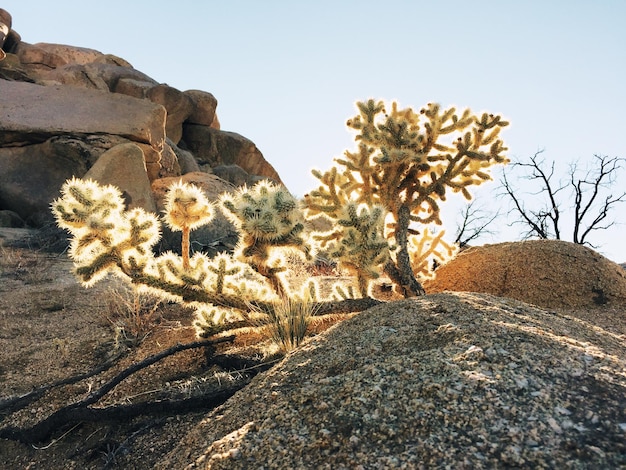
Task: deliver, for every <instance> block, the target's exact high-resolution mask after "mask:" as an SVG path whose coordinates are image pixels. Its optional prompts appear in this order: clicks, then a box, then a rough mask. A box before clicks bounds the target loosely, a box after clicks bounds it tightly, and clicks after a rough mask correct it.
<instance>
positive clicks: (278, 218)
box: [221, 181, 311, 295]
mask: <svg viewBox="0 0 626 470" xmlns="http://www.w3.org/2000/svg"><path fill="white" fill-rule="evenodd" d="M221 205H222V207H223V208H224V209H225V210H224V213H225V214H226V216H227V217H228V218H229V219H230V220H231V221H232V222H233V224H235V226H236V227H237V228H238V229H239V232H240V240H239V243H238V245H237V248H236V250H235V257H236V258H237V259H239V260H240V261H242V262H245V263H247V264H249V265H250V266H252V267H253V269H255V270H256V271H257V272H259V273H260V274H262V275H263V276H265V277H266V278H267V279H268V280H269V281H270V283H271V284H272V286H273V288H274V290H275V291H276V292H277V293H278V294H280V295H286V294H287V288H286V287H285V286H284V285H283V283H282V281H281V280H280V278H279V273H281V272H283V271H284V270H285V269H286V267H285V260H284V258H283V257H282V254H281V252H284V251H285V250H291V251H294V252H296V253H300V254H302V255H303V256H305V257H310V256H311V255H310V253H311V248H310V246H309V245H308V243H307V241H306V239H305V237H304V223H303V216H302V212H301V211H300V210H299V205H298V201H297V200H296V199H295V198H294V197H293V196H292V195H291V194H290V193H289V191H287V189H286V188H285V187H283V186H279V185H276V184H273V183H270V182H268V181H261V182H259V183H257V184H255V185H254V186H253V187H252V188H245V187H244V188H243V189H241V190H240V191H238V192H237V193H236V194H227V193H225V194H224V195H222V198H221Z"/></svg>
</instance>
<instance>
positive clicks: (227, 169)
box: [212, 165, 264, 187]
mask: <svg viewBox="0 0 626 470" xmlns="http://www.w3.org/2000/svg"><path fill="white" fill-rule="evenodd" d="M212 170H213V174H214V175H216V176H219V177H220V178H222V179H223V180H224V181H228V182H229V183H232V184H234V185H235V186H244V185H245V186H248V187H250V186H254V184H255V183H257V182H258V181H260V180H262V179H264V178H263V177H262V176H255V175H250V174H248V172H247V171H245V170H244V169H243V168H241V167H240V166H239V165H219V166H216V167H214V168H212Z"/></svg>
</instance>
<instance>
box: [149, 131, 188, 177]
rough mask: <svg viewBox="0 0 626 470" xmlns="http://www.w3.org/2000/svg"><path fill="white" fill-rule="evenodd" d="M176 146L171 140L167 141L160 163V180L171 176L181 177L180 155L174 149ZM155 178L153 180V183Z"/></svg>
mask: <svg viewBox="0 0 626 470" xmlns="http://www.w3.org/2000/svg"><path fill="white" fill-rule="evenodd" d="M172 146H176V144H174V143H173V142H172V141H171V140H170V139H166V141H165V147H164V148H163V151H162V152H161V160H160V161H159V167H160V170H159V178H168V177H171V176H180V175H181V170H180V164H179V163H178V155H176V152H175V151H174V149H173V148H172ZM154 179H155V178H151V181H153V180H154Z"/></svg>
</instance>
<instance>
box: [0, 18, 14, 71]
mask: <svg viewBox="0 0 626 470" xmlns="http://www.w3.org/2000/svg"><path fill="white" fill-rule="evenodd" d="M11 22H12V19H11V15H10V14H9V12H8V11H6V10H3V9H2V8H0V60H2V59H4V50H3V48H2V47H3V46H4V41H5V39H6V37H7V36H8V35H9V31H11Z"/></svg>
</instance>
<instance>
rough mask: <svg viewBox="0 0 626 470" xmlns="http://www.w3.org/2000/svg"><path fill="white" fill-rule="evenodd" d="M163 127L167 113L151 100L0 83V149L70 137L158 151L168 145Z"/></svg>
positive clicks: (99, 92) (60, 87)
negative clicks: (99, 137) (103, 137)
mask: <svg viewBox="0 0 626 470" xmlns="http://www.w3.org/2000/svg"><path fill="white" fill-rule="evenodd" d="M94 110H97V112H94ZM164 124H165V109H164V108H163V107H162V106H160V105H157V104H154V103H150V102H149V101H147V100H138V99H135V98H131V97H128V96H124V95H119V94H114V93H103V92H101V91H95V90H86V89H82V88H76V87H65V86H50V87H46V86H40V85H34V84H31V83H23V82H9V81H6V80H0V145H6V144H12V145H14V144H17V143H20V142H33V141H34V140H39V141H40V142H41V141H44V140H46V139H48V138H50V137H52V136H55V135H58V134H66V133H71V134H74V135H76V134H111V135H114V136H121V137H124V138H126V139H129V140H133V141H137V142H141V143H145V144H148V145H150V146H151V147H153V148H154V149H155V150H156V151H158V152H160V151H161V150H162V149H163V145H164V143H165V125H164Z"/></svg>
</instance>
